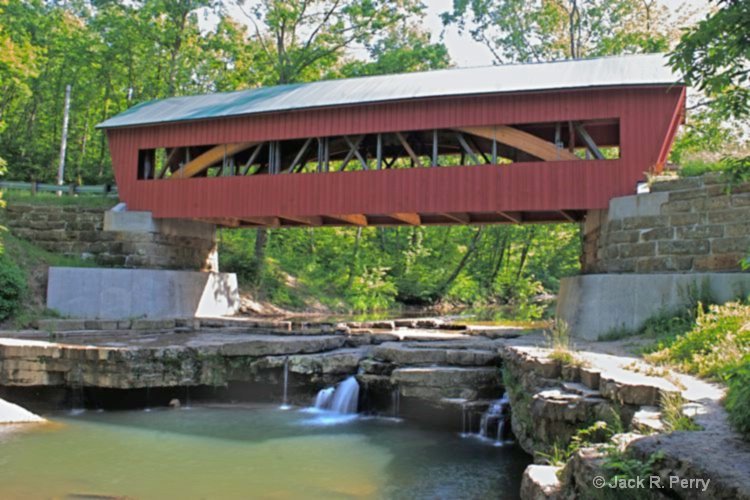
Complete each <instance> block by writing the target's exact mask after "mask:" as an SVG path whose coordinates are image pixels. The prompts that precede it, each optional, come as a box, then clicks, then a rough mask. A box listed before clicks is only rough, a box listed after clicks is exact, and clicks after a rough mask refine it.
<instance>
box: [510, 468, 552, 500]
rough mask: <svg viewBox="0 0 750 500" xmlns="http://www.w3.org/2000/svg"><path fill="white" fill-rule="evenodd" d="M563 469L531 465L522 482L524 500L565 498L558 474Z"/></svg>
mask: <svg viewBox="0 0 750 500" xmlns="http://www.w3.org/2000/svg"><path fill="white" fill-rule="evenodd" d="M561 469H562V468H561V467H555V466H552V465H529V466H528V467H526V470H525V471H524V472H523V479H522V480H521V494H520V495H521V499H522V500H558V499H561V498H563V496H562V488H561V485H560V480H559V479H558V478H557V473H558V472H559V471H560V470H561Z"/></svg>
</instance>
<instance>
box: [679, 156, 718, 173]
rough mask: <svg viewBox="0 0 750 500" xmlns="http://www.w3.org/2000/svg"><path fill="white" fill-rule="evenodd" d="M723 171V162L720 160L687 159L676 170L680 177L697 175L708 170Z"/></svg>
mask: <svg viewBox="0 0 750 500" xmlns="http://www.w3.org/2000/svg"><path fill="white" fill-rule="evenodd" d="M722 171H724V164H723V163H722V162H720V161H706V160H700V159H695V160H688V161H686V162H684V163H683V164H682V166H681V167H680V169H679V170H678V171H677V175H679V176H680V177H698V176H700V175H703V174H707V173H709V172H722Z"/></svg>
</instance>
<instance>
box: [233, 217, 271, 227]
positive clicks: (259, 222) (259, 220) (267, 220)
mask: <svg viewBox="0 0 750 500" xmlns="http://www.w3.org/2000/svg"><path fill="white" fill-rule="evenodd" d="M239 220H240V221H241V222H247V223H248V224H253V225H254V226H262V227H279V226H281V220H280V219H279V218H278V217H242V218H240V219H239Z"/></svg>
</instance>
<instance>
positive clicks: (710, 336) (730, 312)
mask: <svg viewBox="0 0 750 500" xmlns="http://www.w3.org/2000/svg"><path fill="white" fill-rule="evenodd" d="M748 325H750V306H749V305H746V304H742V303H738V302H733V303H728V304H725V305H713V306H710V307H709V310H708V312H703V311H702V310H700V309H699V310H698V315H697V317H696V320H695V326H693V328H692V329H690V330H689V331H687V332H686V333H683V334H680V335H677V336H676V337H675V338H674V339H673V340H671V341H670V340H665V341H664V343H663V346H664V347H663V348H662V349H661V350H659V351H657V352H655V353H653V354H651V355H649V356H648V357H647V359H649V360H650V361H653V362H656V363H663V364H670V365H673V366H675V367H677V368H679V369H680V370H682V371H685V372H687V373H694V374H696V375H700V376H701V377H709V378H713V379H719V380H723V379H725V378H726V377H727V376H728V374H729V373H730V372H731V370H733V369H734V368H736V367H737V366H739V364H740V363H741V361H742V359H743V357H744V356H745V355H746V353H747V352H748V350H750V326H748Z"/></svg>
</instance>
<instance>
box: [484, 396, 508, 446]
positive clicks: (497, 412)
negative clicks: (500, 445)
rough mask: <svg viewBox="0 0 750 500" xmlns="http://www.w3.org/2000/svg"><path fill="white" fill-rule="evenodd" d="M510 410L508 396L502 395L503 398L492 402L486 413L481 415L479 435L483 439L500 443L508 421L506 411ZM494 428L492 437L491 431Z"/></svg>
mask: <svg viewBox="0 0 750 500" xmlns="http://www.w3.org/2000/svg"><path fill="white" fill-rule="evenodd" d="M509 409H510V401H509V400H508V396H507V395H506V394H503V397H502V398H500V399H498V400H497V401H494V402H493V403H492V404H491V405H490V406H489V408H487V411H485V412H484V413H483V414H482V419H481V421H480V424H479V435H480V436H482V437H484V438H489V439H493V438H494V440H495V441H497V442H502V441H503V437H504V435H505V427H506V420H507V419H508V411H509ZM493 428H494V431H495V432H494V436H493V435H492V430H493Z"/></svg>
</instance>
